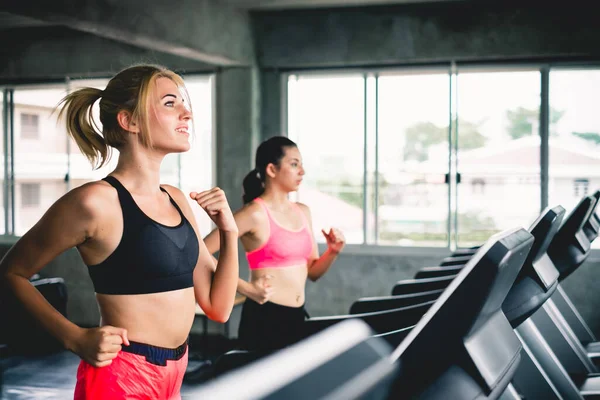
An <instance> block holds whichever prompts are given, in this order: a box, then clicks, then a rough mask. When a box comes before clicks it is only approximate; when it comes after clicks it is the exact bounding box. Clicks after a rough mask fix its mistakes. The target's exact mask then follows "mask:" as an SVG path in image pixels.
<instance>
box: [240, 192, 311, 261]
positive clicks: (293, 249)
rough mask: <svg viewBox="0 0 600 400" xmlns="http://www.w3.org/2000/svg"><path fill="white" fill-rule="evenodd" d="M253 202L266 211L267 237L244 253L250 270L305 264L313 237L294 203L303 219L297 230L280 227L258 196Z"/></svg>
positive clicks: (299, 210)
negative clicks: (256, 246)
mask: <svg viewBox="0 0 600 400" xmlns="http://www.w3.org/2000/svg"><path fill="white" fill-rule="evenodd" d="M254 201H255V202H257V203H258V204H260V206H261V207H262V208H263V209H264V210H265V212H266V213H267V217H268V219H269V229H270V231H269V238H268V239H267V241H266V242H265V244H263V245H262V246H261V247H259V248H258V249H256V250H252V251H250V252H247V253H246V259H247V260H248V265H249V267H250V269H251V270H253V269H260V268H284V267H291V266H295V265H299V264H306V262H307V261H308V259H309V258H310V256H311V255H312V251H313V237H312V235H311V233H310V229H308V221H307V220H306V215H305V214H304V212H303V211H302V210H301V209H300V207H299V206H298V205H297V204H295V203H294V206H295V208H296V209H297V210H298V212H299V213H300V215H301V216H302V220H303V221H304V223H303V225H302V228H300V230H297V231H293V230H289V229H287V228H284V227H282V226H281V225H279V224H278V223H277V221H275V219H274V218H273V216H272V215H271V212H270V211H269V209H268V208H267V206H266V205H265V202H264V201H263V199H261V198H260V197H257V198H256V199H254Z"/></svg>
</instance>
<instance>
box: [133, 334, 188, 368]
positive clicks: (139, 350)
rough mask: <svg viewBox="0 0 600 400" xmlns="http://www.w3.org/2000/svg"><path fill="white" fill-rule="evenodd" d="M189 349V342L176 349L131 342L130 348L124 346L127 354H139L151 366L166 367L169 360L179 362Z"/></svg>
mask: <svg viewBox="0 0 600 400" xmlns="http://www.w3.org/2000/svg"><path fill="white" fill-rule="evenodd" d="M187 347H188V340H187V339H186V341H185V343H183V344H182V345H181V346H179V347H177V348H175V349H169V348H166V347H158V346H152V345H150V344H146V343H139V342H133V341H131V340H130V341H129V346H122V348H121V349H122V350H123V351H124V352H126V353H132V354H137V355H140V356H144V357H146V361H148V362H149V363H151V364H155V365H161V366H166V365H167V360H179V359H180V358H181V357H183V356H184V355H185V352H186V351H187Z"/></svg>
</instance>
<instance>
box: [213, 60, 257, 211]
mask: <svg viewBox="0 0 600 400" xmlns="http://www.w3.org/2000/svg"><path fill="white" fill-rule="evenodd" d="M258 82H259V77H258V71H257V70H256V69H255V68H232V69H226V70H223V71H221V72H219V73H218V74H217V79H216V121H215V125H216V131H217V133H216V141H217V154H216V171H217V185H218V186H219V187H220V188H221V189H223V190H224V191H225V194H226V195H227V199H228V200H229V204H230V205H231V208H232V209H233V210H236V209H238V208H240V207H241V206H242V181H243V180H244V177H245V176H246V174H248V172H250V170H252V169H253V168H254V152H255V151H256V147H257V146H258V142H259V134H258V124H259V120H260V118H259V116H258V113H259V112H260V101H259V100H258V96H260V92H259V90H258V85H259V83H258Z"/></svg>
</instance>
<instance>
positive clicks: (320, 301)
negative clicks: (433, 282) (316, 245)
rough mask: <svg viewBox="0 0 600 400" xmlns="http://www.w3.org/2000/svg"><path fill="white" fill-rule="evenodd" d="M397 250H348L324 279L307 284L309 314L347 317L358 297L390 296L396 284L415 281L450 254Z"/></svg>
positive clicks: (441, 251) (322, 248) (444, 252)
mask: <svg viewBox="0 0 600 400" xmlns="http://www.w3.org/2000/svg"><path fill="white" fill-rule="evenodd" d="M349 247H350V246H349ZM324 250H325V247H323V246H320V251H321V253H322V252H323V251H324ZM397 250H398V249H392V250H391V251H389V250H388V252H390V253H396V254H385V253H386V250H385V249H381V250H377V249H373V248H372V249H370V250H368V251H365V250H355V251H353V249H351V248H347V249H345V250H344V251H343V252H342V253H341V254H340V255H339V256H338V259H337V260H336V262H335V263H334V264H333V265H332V266H331V268H330V269H329V271H327V273H326V274H325V275H324V276H323V277H322V278H321V279H319V280H318V281H317V282H310V281H309V282H308V283H307V288H306V308H307V311H308V313H309V314H310V315H311V316H323V315H333V314H347V313H348V311H349V310H350V306H351V305H352V303H353V302H354V301H355V300H357V299H358V298H360V297H372V296H388V295H390V294H391V292H392V287H393V286H394V283H396V282H397V281H399V280H401V279H410V278H413V277H414V275H415V273H416V272H417V271H418V270H419V269H420V268H422V267H425V266H434V265H438V264H439V263H440V260H441V259H442V258H444V256H446V255H447V254H449V252H446V251H444V250H440V251H437V250H434V251H424V252H422V253H421V254H419V251H418V250H413V249H407V251H405V252H402V251H397ZM403 253H404V254H403ZM432 253H433V254H432Z"/></svg>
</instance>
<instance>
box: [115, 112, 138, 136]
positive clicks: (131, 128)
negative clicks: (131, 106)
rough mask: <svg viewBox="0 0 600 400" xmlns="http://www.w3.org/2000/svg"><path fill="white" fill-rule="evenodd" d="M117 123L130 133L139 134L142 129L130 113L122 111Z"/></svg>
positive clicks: (118, 115)
mask: <svg viewBox="0 0 600 400" xmlns="http://www.w3.org/2000/svg"><path fill="white" fill-rule="evenodd" d="M117 122H118V123H119V126H120V127H121V129H123V130H124V131H126V132H130V133H139V132H140V128H139V125H138V124H137V123H136V121H135V120H134V119H133V118H132V117H131V113H130V112H129V111H125V110H121V111H119V113H118V114H117Z"/></svg>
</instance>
